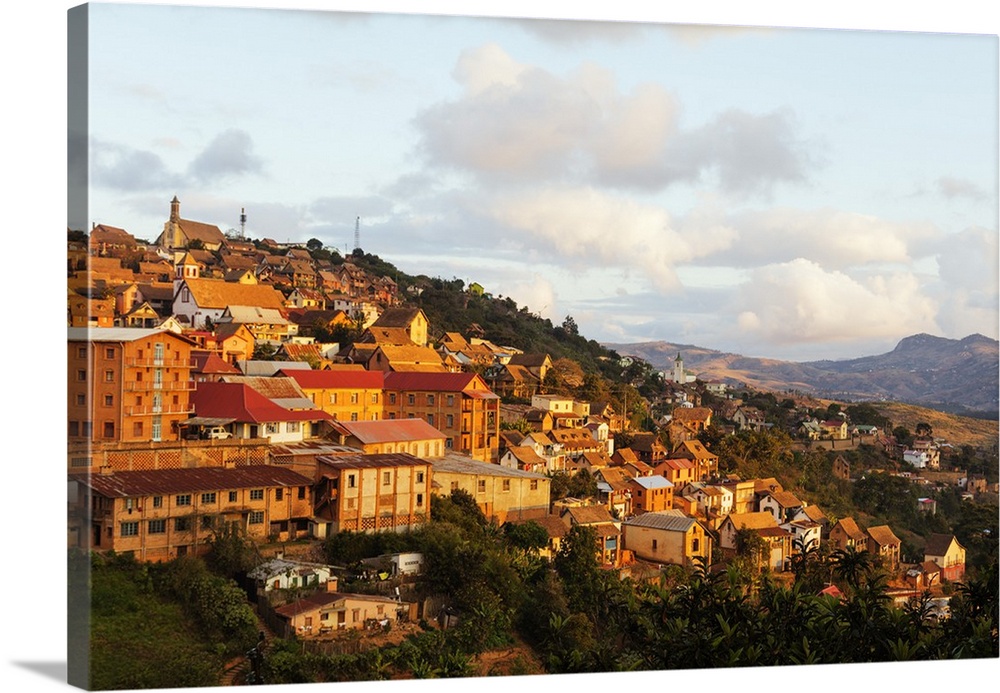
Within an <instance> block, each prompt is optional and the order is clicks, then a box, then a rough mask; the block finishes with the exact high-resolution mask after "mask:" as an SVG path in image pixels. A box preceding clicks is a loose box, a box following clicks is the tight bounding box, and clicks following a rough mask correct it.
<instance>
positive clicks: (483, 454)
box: [385, 373, 500, 462]
mask: <svg viewBox="0 0 1000 693" xmlns="http://www.w3.org/2000/svg"><path fill="white" fill-rule="evenodd" d="M407 417H413V418H420V419H423V420H424V421H426V422H427V423H429V424H430V425H431V426H433V427H434V428H436V429H437V430H439V431H441V432H442V433H443V434H444V435H445V438H446V440H445V447H446V449H448V450H453V451H455V452H461V453H464V454H466V455H469V456H470V457H472V458H474V459H477V460H482V461H483V462H495V461H497V459H498V457H499V454H498V453H499V447H500V398H499V397H497V396H496V395H495V394H494V393H493V392H492V391H491V390H490V389H489V387H488V386H487V385H486V381H485V380H483V379H482V377H480V376H479V375H476V374H475V373H387V374H386V375H385V418H387V419H403V418H407Z"/></svg>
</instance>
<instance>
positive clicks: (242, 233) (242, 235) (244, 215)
mask: <svg viewBox="0 0 1000 693" xmlns="http://www.w3.org/2000/svg"><path fill="white" fill-rule="evenodd" d="M246 230H247V210H246V207H240V240H241V241H245V240H246V235H245V234H246Z"/></svg>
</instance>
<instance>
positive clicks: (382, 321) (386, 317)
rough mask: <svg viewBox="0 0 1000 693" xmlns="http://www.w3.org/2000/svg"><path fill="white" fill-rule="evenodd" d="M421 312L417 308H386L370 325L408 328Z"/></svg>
mask: <svg viewBox="0 0 1000 693" xmlns="http://www.w3.org/2000/svg"><path fill="white" fill-rule="evenodd" d="M422 312H423V311H421V310H420V309H419V308H388V309H386V310H385V311H383V312H382V314H381V315H379V316H378V319H377V320H375V322H374V323H372V326H374V327H409V326H410V324H411V323H412V322H413V321H414V320H415V319H416V318H417V316H418V315H420V314H421V313H422Z"/></svg>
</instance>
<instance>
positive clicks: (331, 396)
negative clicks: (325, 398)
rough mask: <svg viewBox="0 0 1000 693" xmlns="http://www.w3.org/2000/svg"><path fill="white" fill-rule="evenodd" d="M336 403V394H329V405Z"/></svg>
mask: <svg viewBox="0 0 1000 693" xmlns="http://www.w3.org/2000/svg"><path fill="white" fill-rule="evenodd" d="M336 403H337V393H336V392H331V393H330V404H336Z"/></svg>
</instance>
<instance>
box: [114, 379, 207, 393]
mask: <svg viewBox="0 0 1000 693" xmlns="http://www.w3.org/2000/svg"><path fill="white" fill-rule="evenodd" d="M194 388H195V381H193V380H176V381H175V380H172V381H160V382H155V381H153V380H127V381H125V384H124V389H125V392H152V391H154V390H158V391H161V392H164V391H165V392H191V391H193V390H194Z"/></svg>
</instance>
